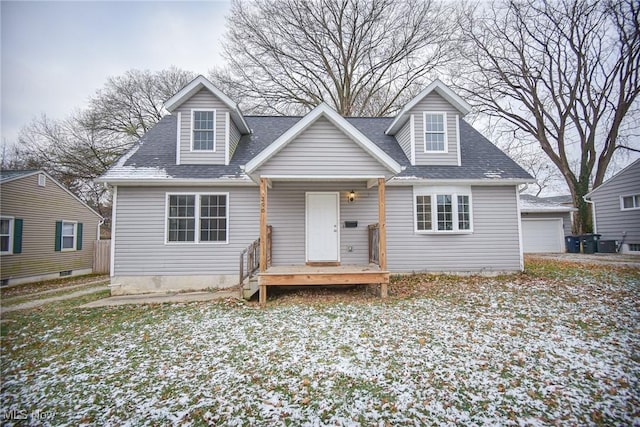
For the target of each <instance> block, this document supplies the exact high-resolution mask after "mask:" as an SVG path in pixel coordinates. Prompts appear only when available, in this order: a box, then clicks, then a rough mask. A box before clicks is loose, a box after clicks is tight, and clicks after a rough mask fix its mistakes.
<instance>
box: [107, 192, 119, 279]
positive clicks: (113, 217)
mask: <svg viewBox="0 0 640 427" xmlns="http://www.w3.org/2000/svg"><path fill="white" fill-rule="evenodd" d="M117 211H118V186H117V185H114V186H113V196H112V201H111V260H110V266H109V276H110V277H113V276H115V266H116V212H117Z"/></svg>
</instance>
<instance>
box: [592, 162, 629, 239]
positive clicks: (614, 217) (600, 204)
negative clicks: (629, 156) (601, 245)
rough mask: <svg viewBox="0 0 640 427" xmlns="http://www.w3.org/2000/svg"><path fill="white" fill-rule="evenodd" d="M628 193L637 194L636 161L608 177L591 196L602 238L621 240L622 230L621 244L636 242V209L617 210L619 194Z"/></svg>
mask: <svg viewBox="0 0 640 427" xmlns="http://www.w3.org/2000/svg"><path fill="white" fill-rule="evenodd" d="M600 188H601V189H600ZM631 194H640V162H636V163H635V164H634V165H633V166H631V167H629V168H627V169H625V170H624V171H622V172H621V173H620V174H619V175H616V176H615V177H613V178H611V179H610V180H609V181H607V182H606V183H604V184H603V185H602V187H599V189H598V192H597V193H594V194H593V196H592V197H591V199H592V200H593V201H594V202H595V205H596V212H595V214H596V225H597V228H598V230H597V232H598V234H601V235H602V237H601V238H602V239H607V240H622V233H623V232H626V233H627V234H626V238H625V240H624V242H625V243H637V244H640V209H636V210H625V211H623V210H621V209H620V196H625V195H631Z"/></svg>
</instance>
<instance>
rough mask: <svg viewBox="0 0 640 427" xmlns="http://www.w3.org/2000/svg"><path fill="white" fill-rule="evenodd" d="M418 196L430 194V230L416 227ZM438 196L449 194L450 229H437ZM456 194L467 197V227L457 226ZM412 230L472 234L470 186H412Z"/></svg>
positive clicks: (430, 232)
mask: <svg viewBox="0 0 640 427" xmlns="http://www.w3.org/2000/svg"><path fill="white" fill-rule="evenodd" d="M418 196H431V230H419V229H418V207H417V197H418ZM438 196H451V201H452V203H451V218H452V225H453V229H452V230H438ZM458 196H467V197H469V229H468V230H461V229H459V228H458V226H459V224H458V222H459V218H458ZM413 231H414V233H416V234H472V233H473V197H472V195H471V187H466V186H459V187H458V186H455V187H425V186H414V187H413Z"/></svg>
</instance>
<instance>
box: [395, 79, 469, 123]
mask: <svg viewBox="0 0 640 427" xmlns="http://www.w3.org/2000/svg"><path fill="white" fill-rule="evenodd" d="M432 92H436V93H437V94H438V95H440V96H442V97H443V98H444V99H445V100H446V101H447V102H449V103H450V104H451V105H453V107H454V108H456V109H457V110H458V111H460V112H461V113H462V115H463V116H465V115H466V114H468V113H469V112H470V111H471V105H469V104H468V103H467V101H465V100H464V99H462V98H461V97H460V95H458V94H457V93H455V92H454V91H452V90H451V89H450V88H449V87H448V86H447V85H446V84H444V83H442V81H441V80H440V79H435V80H434V81H432V82H431V84H429V85H428V86H427V87H426V88H424V89H423V90H422V91H421V92H420V93H419V94H418V95H416V96H415V97H414V98H413V99H412V100H411V101H409V102H408V103H407V104H406V105H405V106H404V107H403V108H402V110H400V112H399V113H398V115H397V116H396V117H395V119H394V120H393V122H392V123H391V126H389V128H388V129H387V130H386V131H385V133H386V134H387V135H395V133H396V132H398V131H399V130H400V128H401V127H402V125H403V124H404V123H405V122H406V120H407V118H408V113H409V111H410V110H411V109H412V108H413V107H415V106H416V105H417V104H418V102H420V101H422V99H424V97H426V96H427V95H429V94H430V93H432Z"/></svg>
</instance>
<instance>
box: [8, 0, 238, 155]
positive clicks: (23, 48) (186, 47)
mask: <svg viewBox="0 0 640 427" xmlns="http://www.w3.org/2000/svg"><path fill="white" fill-rule="evenodd" d="M228 10H229V2H225V1H202V2H160V1H138V2H128V1H127V2H125V1H107V2H93V1H87V2H84V1H80V2H62V1H46V2H26V1H15V2H14V1H4V0H2V1H1V2H0V14H1V25H0V28H1V34H0V40H1V43H2V45H1V51H0V52H1V64H2V70H1V71H2V87H1V97H2V110H1V112H0V115H1V117H2V132H1V135H2V137H1V138H2V139H1V140H2V143H4V142H5V141H6V142H7V143H12V142H14V141H15V140H16V138H17V135H18V132H19V130H20V128H21V127H22V126H23V125H25V124H27V123H28V122H29V121H31V118H32V117H34V116H37V115H39V114H40V113H46V114H47V115H48V116H51V117H52V118H58V119H59V118H64V117H66V116H67V115H68V114H69V113H71V112H73V111H74V110H76V109H79V108H82V107H84V106H85V105H86V101H87V99H88V98H89V97H90V96H91V95H93V93H94V92H95V91H96V90H97V89H99V88H101V87H102V85H103V84H104V83H105V81H106V79H107V77H109V76H116V75H120V74H122V73H123V72H125V71H126V70H128V69H132V68H137V69H150V70H161V69H164V68H167V67H169V66H171V65H175V66H177V67H179V68H182V69H185V70H190V71H194V72H196V73H199V74H205V75H206V74H207V72H208V70H209V69H211V68H213V67H214V66H215V65H216V64H218V63H220V62H221V57H220V49H221V41H222V36H223V34H224V31H225V28H224V22H225V15H226V14H227V12H228Z"/></svg>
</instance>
